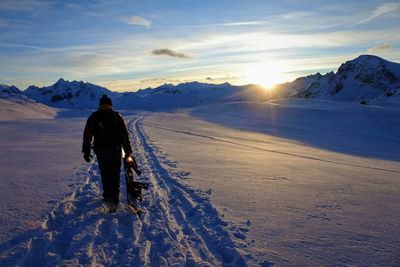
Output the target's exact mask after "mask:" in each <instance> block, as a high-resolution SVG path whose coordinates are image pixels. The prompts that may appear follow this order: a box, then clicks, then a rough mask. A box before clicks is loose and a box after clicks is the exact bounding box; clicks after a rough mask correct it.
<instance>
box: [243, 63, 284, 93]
mask: <svg viewBox="0 0 400 267" xmlns="http://www.w3.org/2000/svg"><path fill="white" fill-rule="evenodd" d="M245 79H246V82H247V83H254V84H259V85H261V86H263V87H265V88H266V89H272V88H273V87H274V86H275V85H276V84H278V83H283V82H285V81H287V80H288V77H287V75H285V71H284V68H283V67H282V66H281V65H278V64H277V65H275V64H267V63H260V64H257V65H255V66H252V67H250V68H248V69H247V70H246V71H245Z"/></svg>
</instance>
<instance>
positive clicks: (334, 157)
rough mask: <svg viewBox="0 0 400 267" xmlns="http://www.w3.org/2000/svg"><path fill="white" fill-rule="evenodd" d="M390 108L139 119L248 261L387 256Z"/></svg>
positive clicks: (396, 131)
mask: <svg viewBox="0 0 400 267" xmlns="http://www.w3.org/2000/svg"><path fill="white" fill-rule="evenodd" d="M399 112H400V110H399V109H391V108H382V107H371V106H368V107H365V106H362V105H354V104H348V103H343V104H340V103H339V104H338V103H337V102H326V101H305V100H290V101H279V102H271V103H263V104H260V103H229V104H224V105H214V106H207V107H201V108H197V109H194V110H192V111H191V112H187V111H180V112H175V113H159V114H152V115H151V116H149V117H147V118H146V119H145V120H144V121H143V125H144V129H145V133H146V134H147V135H148V136H149V140H150V143H152V146H153V150H155V151H157V153H156V155H157V157H158V158H161V159H163V160H162V166H163V167H164V168H165V169H166V170H168V172H169V173H174V176H175V177H176V179H177V180H180V181H181V182H182V183H184V184H188V185H190V186H194V187H195V188H201V189H203V190H204V191H205V192H210V194H211V200H212V203H213V205H215V206H216V207H217V208H218V211H219V212H220V214H221V216H222V217H223V218H225V219H226V220H227V222H228V223H229V225H230V227H231V228H230V229H229V232H230V233H231V235H232V236H233V237H235V238H236V239H242V240H243V242H244V243H245V245H246V246H244V245H243V244H242V245H241V246H242V247H243V250H244V253H245V255H247V257H246V262H247V263H248V264H249V265H253V264H257V265H258V264H259V265H262V264H267V263H275V264H277V265H278V266H293V265H295V266H310V265H312V266H315V265H317V266H318V265H319V266H320V265H335V266H348V265H356V266H358V265H361V266H364V265H377V266H388V265H391V266H395V265H398V264H400V257H399V256H400V254H399V251H400V250H399V244H400V231H399V229H400V228H399V226H400V223H399V222H400V217H399V216H400V215H399V214H400V213H399V212H400V206H399V205H398V203H399V201H400V194H399V193H400V192H399V191H400V186H399V185H400V180H399V177H400V163H399V160H400V156H399V154H398V151H399V149H400V138H399V137H400V127H399V125H400V124H399V122H400V121H399ZM233 226H235V227H233ZM228 228H229V227H228Z"/></svg>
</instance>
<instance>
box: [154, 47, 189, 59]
mask: <svg viewBox="0 0 400 267" xmlns="http://www.w3.org/2000/svg"><path fill="white" fill-rule="evenodd" d="M151 53H152V54H153V55H156V56H170V57H177V58H192V56H190V55H187V54H185V53H180V52H176V51H173V50H171V49H168V48H162V49H154V50H153V51H152V52H151Z"/></svg>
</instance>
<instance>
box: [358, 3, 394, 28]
mask: <svg viewBox="0 0 400 267" xmlns="http://www.w3.org/2000/svg"><path fill="white" fill-rule="evenodd" d="M394 11H400V3H394V2H389V3H384V4H382V5H379V6H378V7H377V8H375V9H374V10H373V11H372V14H371V15H370V16H369V17H367V18H365V19H363V20H361V21H359V22H358V23H356V25H358V24H363V23H366V22H368V21H371V20H373V19H375V18H377V17H379V16H381V15H383V14H386V13H389V12H394Z"/></svg>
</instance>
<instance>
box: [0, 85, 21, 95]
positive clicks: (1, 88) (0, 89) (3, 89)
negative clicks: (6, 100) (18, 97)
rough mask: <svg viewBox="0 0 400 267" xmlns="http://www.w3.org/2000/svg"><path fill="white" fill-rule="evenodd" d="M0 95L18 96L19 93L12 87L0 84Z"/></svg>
mask: <svg viewBox="0 0 400 267" xmlns="http://www.w3.org/2000/svg"><path fill="white" fill-rule="evenodd" d="M0 93H12V94H20V93H21V91H20V90H19V89H18V88H17V87H15V86H14V85H11V86H8V85H5V84H0Z"/></svg>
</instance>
